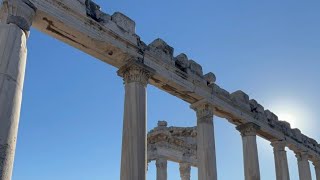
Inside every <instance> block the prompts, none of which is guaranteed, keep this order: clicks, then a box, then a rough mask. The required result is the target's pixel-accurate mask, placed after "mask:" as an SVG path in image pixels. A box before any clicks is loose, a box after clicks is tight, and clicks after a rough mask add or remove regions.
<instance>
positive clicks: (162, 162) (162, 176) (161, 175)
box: [156, 158, 168, 180]
mask: <svg viewBox="0 0 320 180" xmlns="http://www.w3.org/2000/svg"><path fill="white" fill-rule="evenodd" d="M156 166H157V180H167V178H168V175H167V160H166V159H164V158H159V159H157V160H156Z"/></svg>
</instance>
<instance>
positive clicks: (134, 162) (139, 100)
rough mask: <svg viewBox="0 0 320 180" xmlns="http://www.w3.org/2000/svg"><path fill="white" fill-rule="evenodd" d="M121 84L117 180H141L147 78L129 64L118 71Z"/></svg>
mask: <svg viewBox="0 0 320 180" xmlns="http://www.w3.org/2000/svg"><path fill="white" fill-rule="evenodd" d="M118 75H119V76H122V77H123V79H124V84H125V102H124V118H123V134H122V156H121V176H120V177H121V180H145V179H146V171H147V170H146V168H147V165H146V164H147V157H146V155H147V151H146V150H147V138H146V123H147V122H146V118H147V116H146V86H147V83H148V80H149V78H150V76H151V74H150V71H148V70H147V67H145V66H144V65H142V64H139V63H130V64H128V65H125V66H124V67H122V68H121V69H120V70H119V71H118Z"/></svg>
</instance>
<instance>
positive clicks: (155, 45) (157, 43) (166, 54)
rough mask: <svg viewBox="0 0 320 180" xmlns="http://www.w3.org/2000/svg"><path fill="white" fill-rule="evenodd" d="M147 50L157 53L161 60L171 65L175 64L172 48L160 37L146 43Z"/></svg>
mask: <svg viewBox="0 0 320 180" xmlns="http://www.w3.org/2000/svg"><path fill="white" fill-rule="evenodd" d="M148 48H149V51H151V52H154V53H155V54H157V55H158V56H159V57H160V58H161V59H162V60H164V61H166V63H169V64H171V65H175V62H174V60H173V52H174V49H173V48H172V47H171V46H169V45H168V44H167V43H166V42H165V41H163V40H162V39H156V40H154V41H153V42H152V43H150V44H149V45H148Z"/></svg>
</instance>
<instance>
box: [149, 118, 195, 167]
mask: <svg viewBox="0 0 320 180" xmlns="http://www.w3.org/2000/svg"><path fill="white" fill-rule="evenodd" d="M196 136H197V130H196V128H195V127H167V122H166V121H159V122H158V127H156V128H154V129H152V130H151V131H150V132H149V133H148V161H149V162H150V161H153V160H157V159H159V158H165V159H167V160H170V161H172V162H176V163H188V164H190V165H192V166H195V167H196V166H197V141H196Z"/></svg>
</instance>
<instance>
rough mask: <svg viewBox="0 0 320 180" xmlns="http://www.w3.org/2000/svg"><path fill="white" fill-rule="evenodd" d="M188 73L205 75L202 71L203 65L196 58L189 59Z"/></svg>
mask: <svg viewBox="0 0 320 180" xmlns="http://www.w3.org/2000/svg"><path fill="white" fill-rule="evenodd" d="M187 73H188V74H195V75H197V76H200V77H202V76H203V71H202V66H201V65H200V64H198V63H197V62H195V61H194V60H190V61H189V68H188V69H187Z"/></svg>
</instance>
